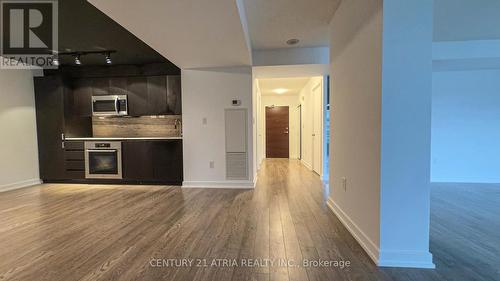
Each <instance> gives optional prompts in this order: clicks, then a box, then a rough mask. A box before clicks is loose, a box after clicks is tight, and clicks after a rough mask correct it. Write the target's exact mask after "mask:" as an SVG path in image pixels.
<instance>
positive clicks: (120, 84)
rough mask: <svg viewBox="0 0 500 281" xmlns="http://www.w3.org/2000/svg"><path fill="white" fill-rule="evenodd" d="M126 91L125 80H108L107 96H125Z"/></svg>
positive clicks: (116, 78)
mask: <svg viewBox="0 0 500 281" xmlns="http://www.w3.org/2000/svg"><path fill="white" fill-rule="evenodd" d="M127 93H128V91H127V78H125V77H113V78H110V79H109V94H110V95H126V94H127Z"/></svg>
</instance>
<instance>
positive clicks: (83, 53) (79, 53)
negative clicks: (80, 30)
mask: <svg viewBox="0 0 500 281" xmlns="http://www.w3.org/2000/svg"><path fill="white" fill-rule="evenodd" d="M112 53H116V51H115V50H102V51H75V52H61V53H57V54H56V53H54V59H53V60H52V62H53V64H54V65H55V66H59V65H61V61H60V58H61V56H72V57H73V59H74V62H75V64H76V65H82V61H81V57H82V56H87V55H102V56H104V57H105V60H104V62H105V63H106V64H107V65H111V64H113V61H112V60H111V54H112Z"/></svg>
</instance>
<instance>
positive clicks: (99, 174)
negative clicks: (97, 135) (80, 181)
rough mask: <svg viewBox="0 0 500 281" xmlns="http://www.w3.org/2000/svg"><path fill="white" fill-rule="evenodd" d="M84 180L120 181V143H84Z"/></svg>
mask: <svg viewBox="0 0 500 281" xmlns="http://www.w3.org/2000/svg"><path fill="white" fill-rule="evenodd" d="M85 178H87V179H122V178H123V177H122V143H121V142H119V141H86V142H85Z"/></svg>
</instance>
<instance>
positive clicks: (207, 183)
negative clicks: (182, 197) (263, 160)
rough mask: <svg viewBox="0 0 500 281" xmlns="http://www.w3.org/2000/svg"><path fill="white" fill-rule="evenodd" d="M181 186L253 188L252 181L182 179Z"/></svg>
mask: <svg viewBox="0 0 500 281" xmlns="http://www.w3.org/2000/svg"><path fill="white" fill-rule="evenodd" d="M182 188H234V189H240V188H241V189H253V188H255V182H253V181H184V182H182Z"/></svg>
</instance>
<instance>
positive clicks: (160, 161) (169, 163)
mask: <svg viewBox="0 0 500 281" xmlns="http://www.w3.org/2000/svg"><path fill="white" fill-rule="evenodd" d="M122 159H123V161H122V169H123V178H124V180H132V181H139V182H163V183H169V184H181V183H182V179H183V176H182V140H145V141H142V140H141V141H124V142H122Z"/></svg>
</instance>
